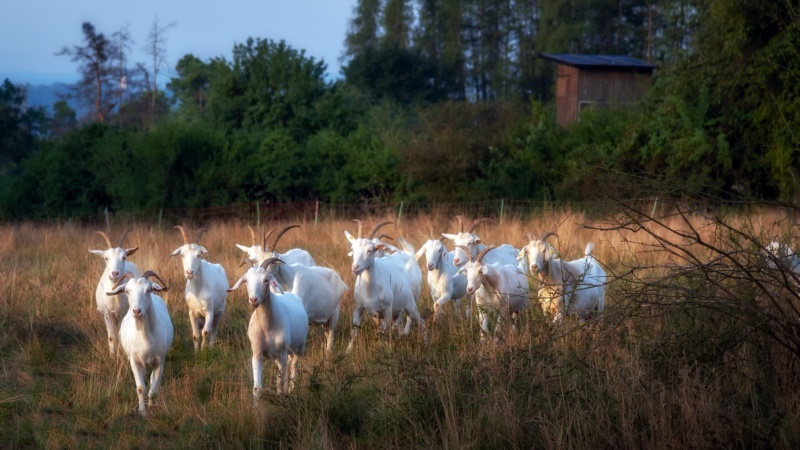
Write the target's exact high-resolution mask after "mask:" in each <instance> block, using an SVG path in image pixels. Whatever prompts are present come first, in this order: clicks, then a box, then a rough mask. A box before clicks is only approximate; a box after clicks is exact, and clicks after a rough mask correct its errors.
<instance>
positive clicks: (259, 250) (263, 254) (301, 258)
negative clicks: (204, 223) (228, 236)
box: [236, 225, 315, 267]
mask: <svg viewBox="0 0 800 450" xmlns="http://www.w3.org/2000/svg"><path fill="white" fill-rule="evenodd" d="M299 226H300V225H291V226H288V227H286V228H284V229H283V230H281V232H280V233H278V234H277V236H275V239H273V241H272V243H271V244H270V245H269V246H267V239H269V237H270V236H271V235H272V233H274V232H275V228H273V229H272V230H270V232H269V233H266V230H265V232H264V234H263V235H262V240H261V242H262V245H258V243H256V234H255V232H254V231H253V228H252V227H250V226H249V225H248V226H247V228H249V229H250V236H251V237H252V238H253V245H251V246H250V247H247V246H244V245H242V244H236V247H238V248H239V249H240V250H242V251H243V252H245V253H247V259H249V260H250V262H251V263H252V264H261V263H262V262H263V261H264V260H265V259H267V258H272V257H275V258H280V259H282V260H283V261H286V264H302V265H304V266H309V267H311V266H313V265H315V262H314V258H312V257H311V254H310V253H308V252H307V251H305V250H303V249H299V248H293V249H291V250H289V251H287V252H286V253H277V252H276V251H275V245H277V243H278V240H280V238H281V236H283V234H284V233H286V232H287V231H289V230H291V229H292V228H296V227H299ZM270 249H272V250H271V251H270Z"/></svg>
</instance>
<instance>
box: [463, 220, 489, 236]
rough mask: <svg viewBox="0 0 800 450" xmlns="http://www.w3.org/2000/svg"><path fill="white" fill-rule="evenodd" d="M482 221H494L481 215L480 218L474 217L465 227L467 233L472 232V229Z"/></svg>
mask: <svg viewBox="0 0 800 450" xmlns="http://www.w3.org/2000/svg"><path fill="white" fill-rule="evenodd" d="M484 222H494V220H492V219H490V218H488V217H481V218H480V219H475V220H473V221H472V223H471V224H469V227H468V228H467V233H472V232H473V231H475V228H478V225H480V224H482V223H484Z"/></svg>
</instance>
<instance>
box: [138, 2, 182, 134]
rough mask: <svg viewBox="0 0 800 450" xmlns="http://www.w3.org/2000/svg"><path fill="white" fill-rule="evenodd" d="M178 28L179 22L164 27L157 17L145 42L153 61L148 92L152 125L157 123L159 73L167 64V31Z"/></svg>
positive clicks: (147, 51) (146, 49)
mask: <svg viewBox="0 0 800 450" xmlns="http://www.w3.org/2000/svg"><path fill="white" fill-rule="evenodd" d="M175 26H177V22H175V21H172V22H170V23H168V24H166V25H162V24H161V22H159V20H158V16H156V18H155V20H153V25H152V26H151V27H150V33H149V34H148V35H147V40H146V41H145V45H144V51H145V52H146V53H147V54H148V55H149V56H150V58H151V59H152V66H151V72H150V73H151V75H152V76H151V77H149V79H150V84H149V86H148V92H149V94H150V123H154V122H155V116H156V99H157V96H158V73H159V72H160V71H161V69H162V68H164V67H165V66H166V64H167V48H166V46H167V31H169V29H170V28H172V27H175Z"/></svg>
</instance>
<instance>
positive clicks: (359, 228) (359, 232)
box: [353, 219, 364, 239]
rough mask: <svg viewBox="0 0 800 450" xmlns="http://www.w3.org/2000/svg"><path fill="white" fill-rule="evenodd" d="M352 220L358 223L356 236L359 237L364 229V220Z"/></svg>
mask: <svg viewBox="0 0 800 450" xmlns="http://www.w3.org/2000/svg"><path fill="white" fill-rule="evenodd" d="M353 222H355V223H357V224H358V235H357V236H358V238H359V239H361V233H362V232H363V231H364V222H362V221H360V220H358V219H353Z"/></svg>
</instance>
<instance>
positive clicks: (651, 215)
mask: <svg viewBox="0 0 800 450" xmlns="http://www.w3.org/2000/svg"><path fill="white" fill-rule="evenodd" d="M657 206H658V197H656V199H655V201H654V202H653V210H652V211H651V212H650V217H655V216H656V207H657Z"/></svg>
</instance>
